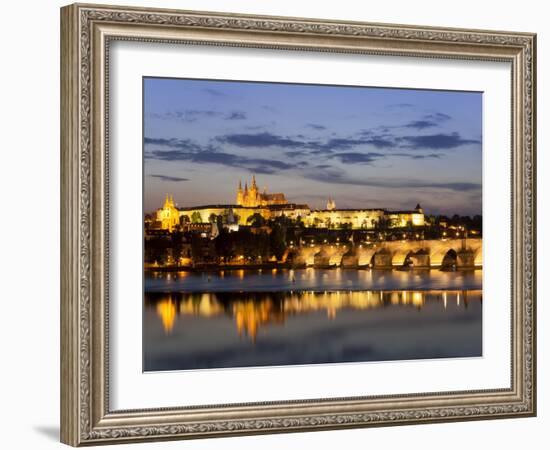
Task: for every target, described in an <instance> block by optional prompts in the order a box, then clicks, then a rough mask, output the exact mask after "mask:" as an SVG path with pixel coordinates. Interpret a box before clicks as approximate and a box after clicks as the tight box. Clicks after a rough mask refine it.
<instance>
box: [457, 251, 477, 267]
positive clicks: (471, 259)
mask: <svg viewBox="0 0 550 450" xmlns="http://www.w3.org/2000/svg"><path fill="white" fill-rule="evenodd" d="M456 268H457V269H461V270H471V269H474V268H475V254H474V252H472V251H471V250H459V251H458V252H457V253H456Z"/></svg>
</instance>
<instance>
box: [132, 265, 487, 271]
mask: <svg viewBox="0 0 550 450" xmlns="http://www.w3.org/2000/svg"><path fill="white" fill-rule="evenodd" d="M308 268H311V269H322V270H336V269H342V270H379V271H393V270H395V271H399V272H429V271H431V270H437V271H442V272H464V271H466V272H470V271H477V270H482V269H483V267H482V266H471V267H459V268H442V267H441V266H433V267H429V266H420V267H401V266H400V267H392V266H382V267H371V266H370V265H362V266H359V265H355V266H338V265H336V264H332V265H314V266H306V265H296V264H290V263H265V264H204V265H198V266H148V267H144V269H143V270H144V272H194V273H212V272H220V271H234V270H251V271H254V270H274V269H275V270H278V269H280V270H304V269H308Z"/></svg>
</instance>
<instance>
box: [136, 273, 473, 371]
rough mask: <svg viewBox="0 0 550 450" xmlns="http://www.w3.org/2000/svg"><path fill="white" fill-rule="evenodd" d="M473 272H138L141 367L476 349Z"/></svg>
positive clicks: (362, 358) (467, 353)
mask: <svg viewBox="0 0 550 450" xmlns="http://www.w3.org/2000/svg"><path fill="white" fill-rule="evenodd" d="M481 287H482V272H481V271H479V270H478V271H472V272H441V271H436V270H432V271H425V272H414V271H411V272H405V271H395V270H394V271H373V270H346V269H326V270H325V269H313V268H309V269H299V270H298V269H296V270H290V269H283V270H281V269H278V270H255V271H244V270H235V271H219V272H210V273H201V272H146V274H145V294H144V302H145V308H144V332H143V344H144V370H145V371H159V370H188V369H212V368H229V367H249V366H274V365H277V366H279V365H291V364H320V363H342V362H368V361H389V360H405V359H432V358H453V357H479V356H482V345H481V344H482V291H481Z"/></svg>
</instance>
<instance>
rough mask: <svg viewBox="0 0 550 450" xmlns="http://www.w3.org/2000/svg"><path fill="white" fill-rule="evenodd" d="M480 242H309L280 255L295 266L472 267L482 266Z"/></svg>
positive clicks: (458, 240) (445, 240)
mask: <svg viewBox="0 0 550 450" xmlns="http://www.w3.org/2000/svg"><path fill="white" fill-rule="evenodd" d="M482 242H483V241H482V239H479V238H476V239H473V238H469V239H438V240H420V241H388V242H377V243H374V244H352V243H339V244H310V245H304V246H300V247H296V248H291V249H288V250H287V252H286V254H285V256H284V258H283V259H284V260H285V261H286V262H289V263H291V264H293V265H295V266H297V267H300V266H312V267H349V268H357V267H372V268H378V269H392V268H395V269H397V268H405V267H408V268H415V269H429V268H443V269H474V268H481V267H482V263H483V244H482Z"/></svg>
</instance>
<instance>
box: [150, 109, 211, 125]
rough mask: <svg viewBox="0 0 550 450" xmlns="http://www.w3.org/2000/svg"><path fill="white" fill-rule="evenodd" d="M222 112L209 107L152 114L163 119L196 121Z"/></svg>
mask: <svg viewBox="0 0 550 450" xmlns="http://www.w3.org/2000/svg"><path fill="white" fill-rule="evenodd" d="M221 115H222V113H221V112H219V111H213V110H207V109H204V110H202V109H186V110H182V111H167V112H165V113H151V114H150V116H151V117H153V118H155V119H161V120H178V121H181V122H187V123H190V122H196V121H197V120H198V119H200V118H205V117H206V118H213V117H219V116H221Z"/></svg>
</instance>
